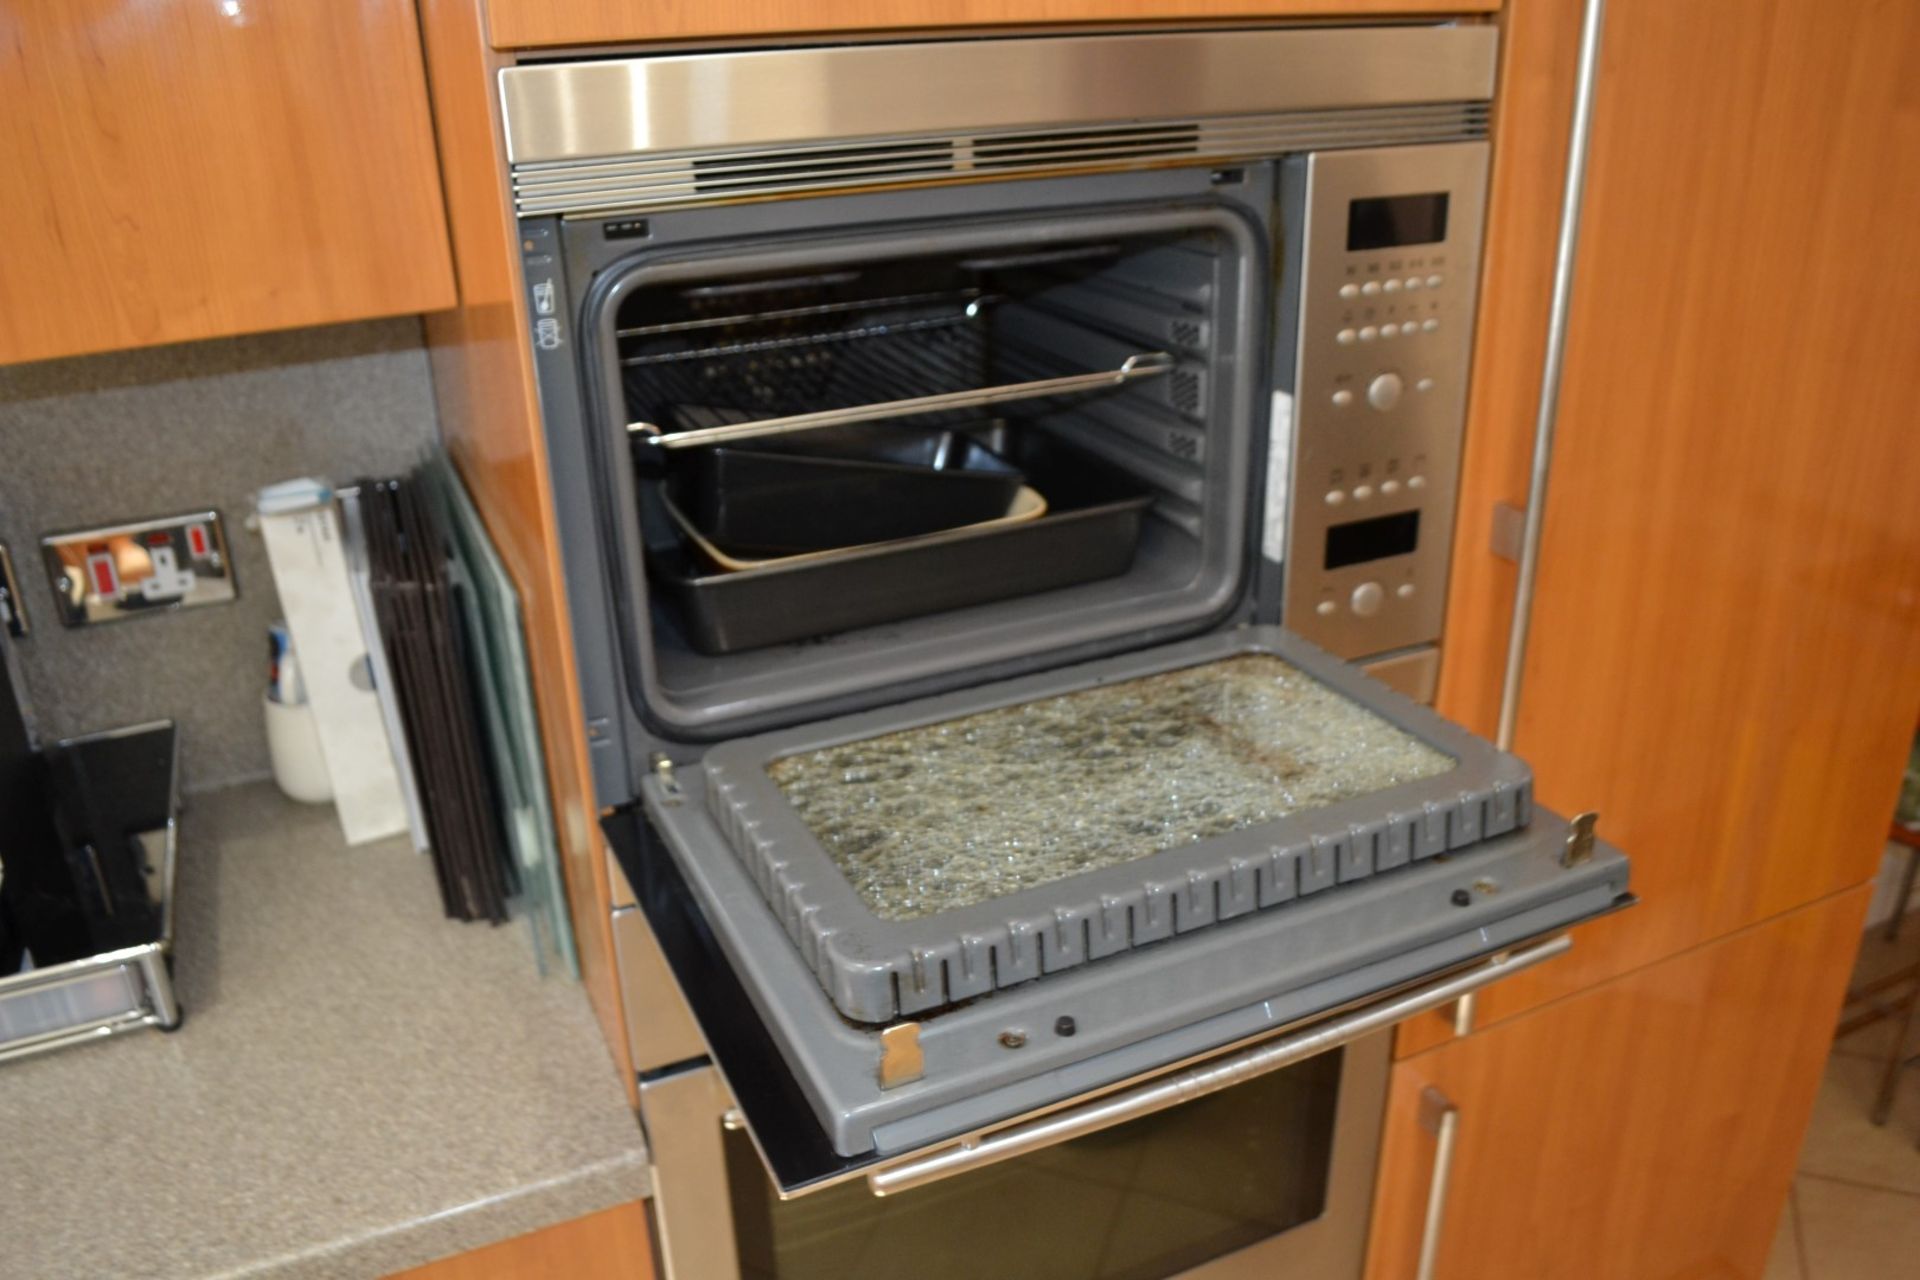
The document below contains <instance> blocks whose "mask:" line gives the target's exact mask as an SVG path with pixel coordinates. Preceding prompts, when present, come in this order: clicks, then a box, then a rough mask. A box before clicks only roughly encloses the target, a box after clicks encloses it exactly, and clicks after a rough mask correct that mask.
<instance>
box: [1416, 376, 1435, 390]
mask: <svg viewBox="0 0 1920 1280" xmlns="http://www.w3.org/2000/svg"><path fill="white" fill-rule="evenodd" d="M1413 389H1414V390H1415V391H1431V390H1433V379H1432V378H1422V379H1420V381H1418V382H1416V383H1414V384H1413Z"/></svg>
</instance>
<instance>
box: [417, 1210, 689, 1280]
mask: <svg viewBox="0 0 1920 1280" xmlns="http://www.w3.org/2000/svg"><path fill="white" fill-rule="evenodd" d="M561 1277H564V1278H565V1280H653V1246H652V1245H651V1243H650V1242H649V1238H648V1233H647V1207H646V1205H645V1204H643V1203H641V1202H640V1201H638V1200H635V1201H633V1202H632V1203H630V1204H623V1205H616V1206H614V1207H613V1208H611V1209H603V1210H601V1211H600V1212H599V1213H590V1214H588V1215H587V1216H586V1217H584V1218H575V1219H573V1221H571V1222H562V1223H560V1224H558V1225H557V1226H551V1227H548V1228H546V1229H545V1230H543V1231H534V1232H530V1233H528V1234H527V1235H524V1236H515V1237H514V1238H513V1239H511V1240H502V1241H501V1242H500V1243H498V1244H490V1245H487V1246H486V1247H485V1248H481V1249H475V1250H472V1251H471V1252H469V1253H457V1254H455V1255H454V1256H452V1257H451V1258H442V1259H440V1260H439V1261H438V1262H429V1263H427V1264H426V1265H425V1266H422V1267H415V1268H413V1269H412V1270H410V1271H400V1272H396V1273H395V1274H393V1275H391V1276H389V1277H388V1278H387V1280H560V1278H561Z"/></svg>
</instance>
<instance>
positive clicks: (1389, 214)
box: [1347, 191, 1447, 251]
mask: <svg viewBox="0 0 1920 1280" xmlns="http://www.w3.org/2000/svg"><path fill="white" fill-rule="evenodd" d="M1446 238H1447V193H1446V192H1444V191H1430V192H1428V193H1427V194H1425V195H1420V196H1375V197H1373V198H1372V199H1368V200H1355V201H1353V202H1351V203H1350V204H1348V205H1347V248H1348V250H1349V251H1351V250H1354V249H1397V248H1399V247H1400V246H1401V245H1406V244H1437V243H1438V242H1440V241H1442V240H1445V239H1446Z"/></svg>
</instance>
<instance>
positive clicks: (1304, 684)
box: [768, 654, 1454, 920]
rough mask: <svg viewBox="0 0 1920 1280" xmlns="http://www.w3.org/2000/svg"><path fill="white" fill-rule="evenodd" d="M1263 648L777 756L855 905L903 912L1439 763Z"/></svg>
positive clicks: (1130, 853) (1041, 880) (1164, 845)
mask: <svg viewBox="0 0 1920 1280" xmlns="http://www.w3.org/2000/svg"><path fill="white" fill-rule="evenodd" d="M1453 765H1454V760H1453V758H1452V757H1451V756H1449V755H1446V754H1445V753H1443V752H1440V751H1436V750H1435V749H1433V748H1432V747H1430V746H1428V745H1426V744H1425V743H1424V742H1422V741H1420V740H1419V739H1418V738H1415V737H1414V736H1412V735H1411V734H1409V733H1407V732H1405V731H1404V730H1402V729H1399V728H1397V727H1395V726H1394V725H1393V724H1392V723H1391V722H1390V721H1388V720H1386V719H1384V718H1383V717H1381V716H1379V715H1377V714H1375V713H1374V712H1372V711H1370V710H1368V709H1367V708H1366V707H1364V706H1362V705H1360V704H1359V703H1357V702H1354V701H1352V700H1351V699H1349V698H1347V697H1345V696H1344V695H1342V694H1339V693H1336V692H1335V691H1334V690H1332V689H1330V688H1328V687H1327V686H1325V685H1323V684H1321V683H1320V682H1319V681H1317V680H1315V679H1313V677H1311V676H1309V675H1307V674H1306V673H1305V672H1303V671H1301V670H1299V669H1298V668H1297V667H1294V666H1293V665H1291V664H1290V663H1287V662H1285V661H1283V660H1282V659H1280V658H1276V657H1273V656H1272V655H1270V654H1245V655H1242V656H1239V657H1233V658H1227V659H1223V660H1221V661H1219V662H1212V663H1207V664H1205V665H1202V666H1197V667H1186V668H1183V669H1182V670H1179V671H1169V672H1165V673H1163V674H1161V675H1156V676H1146V677H1143V678H1141V679H1138V680H1128V681H1124V682H1122V683H1117V684H1110V685H1104V686H1101V687H1098V688H1093V689H1085V690H1081V691H1079V692H1076V693H1069V694H1064V695H1062V696H1060V697H1057V698H1044V699H1041V700H1039V701H1036V702H1028V703H1023V704H1021V705H1019V706H1014V707H1002V708H1000V709H999V710H995V711H985V712H981V713H979V714H977V715H971V716H965V717H962V718H960V719H957V720H948V721H945V722H942V723H940V724H933V725H927V726H924V727H922V728H918V729H909V730H907V731H905V732H902V733H891V734H885V735H882V736H880V737H875V738H867V739H864V740H862V741H859V742H850V743H847V744H845V745H843V746H837V747H829V748H826V749H824V750H820V751H811V752H807V753H805V754H802V755H795V756H788V757H786V758H784V759H781V760H776V761H775V762H774V763H773V764H772V765H770V766H769V767H768V773H769V774H770V775H772V777H773V780H774V782H775V783H776V784H777V785H778V786H779V787H780V790H781V792H782V793H783V794H784V795H785V796H786V798H787V801H788V802H789V803H790V804H792V805H793V807H794V809H795V810H797V811H798V813H799V815H800V817H801V819H802V820H803V821H804V822H805V823H806V824H807V826H808V827H809V828H811V829H812V831H813V834H814V836H815V838H817V839H818V840H819V841H820V843H821V845H822V847H824V848H825V849H826V851H827V853H828V855H829V856H831V857H832V859H833V861H834V863H835V865H837V866H838V867H839V868H840V870H841V871H842V872H843V873H844V874H845V875H846V877H847V879H848V880H849V881H850V882H851V883H852V885H853V887H854V889H855V890H856V891H857V892H858V893H859V895H860V897H861V899H862V900H863V901H864V902H865V903H866V904H867V907H868V909H869V910H871V911H872V912H873V913H874V914H875V915H877V916H879V917H880V918H882V919H885V920H916V919H919V918H921V917H923V916H930V915H934V914H936V913H938V912H941V911H949V910H952V909H954V908H956V907H963V906H968V905H970V904H972V903H976V902H984V901H986V900H988V899H990V898H997V897H1003V896H1005V895H1007V894H1010V893H1016V892H1018V891H1020V890H1022V889H1030V888H1032V887H1034V886H1035V885H1041V884H1046V883H1048V882H1050V881H1054V880H1059V879H1062V878H1063V877H1066V876H1071V875H1077V874H1079V873H1081V872H1085V871H1093V870H1097V869H1098V868H1101V867H1110V866H1114V865H1116V864H1118V863H1122V862H1131V861H1133V860H1135V859H1138V858H1145V857H1149V856H1151V855H1153V854H1155V853H1159V852H1161V851H1163V850H1167V849H1172V848H1176V847H1179V846H1181V845H1186V844H1191V843H1193V842H1195V841H1198V840H1204V839H1207V838H1208V837H1210V836H1217V835H1221V834H1224V833H1225V832H1229V831H1237V830H1239V829H1240V828H1242V827H1250V826H1254V825H1256V824H1258V823H1262V822H1271V821H1273V820H1274V819H1276V818H1283V817H1285V816H1287V815H1288V814H1292V813H1299V812H1301V811H1303V810H1306V809H1313V808H1317V807H1319V806H1321V805H1327V804H1332V803H1334V802H1335V801H1338V800H1346V799H1349V798H1351V797H1353V796H1359V795H1365V794H1367V793H1369V792H1373V791H1380V790H1384V789H1386V788H1388V787H1392V786H1397V785H1399V784H1401V783H1405V782H1412V781H1416V780H1418V779H1421V778H1430V777H1433V776H1434V775H1435V774H1439V773H1444V772H1446V771H1447V770H1448V769H1451V768H1452V767H1453Z"/></svg>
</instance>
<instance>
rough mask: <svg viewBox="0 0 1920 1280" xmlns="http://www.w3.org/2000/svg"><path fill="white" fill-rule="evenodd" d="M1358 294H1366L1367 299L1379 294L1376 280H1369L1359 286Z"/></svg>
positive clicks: (1378, 285) (1378, 284)
mask: <svg viewBox="0 0 1920 1280" xmlns="http://www.w3.org/2000/svg"><path fill="white" fill-rule="evenodd" d="M1360 292H1362V293H1364V294H1366V295H1367V296H1368V297H1369V298H1371V297H1372V296H1373V295H1375V294H1376V293H1379V292H1380V282H1379V281H1378V280H1369V281H1367V282H1366V283H1365V284H1363V285H1361V286H1360Z"/></svg>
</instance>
